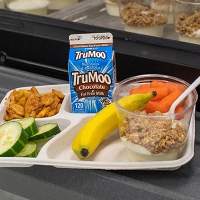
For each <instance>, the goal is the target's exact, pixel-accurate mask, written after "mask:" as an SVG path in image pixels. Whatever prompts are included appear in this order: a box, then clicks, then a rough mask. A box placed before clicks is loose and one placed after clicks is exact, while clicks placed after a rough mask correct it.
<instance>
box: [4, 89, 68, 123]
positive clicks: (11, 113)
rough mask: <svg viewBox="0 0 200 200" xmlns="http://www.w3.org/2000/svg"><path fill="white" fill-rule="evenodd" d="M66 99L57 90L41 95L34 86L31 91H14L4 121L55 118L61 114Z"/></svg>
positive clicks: (10, 96)
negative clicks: (25, 118) (54, 116)
mask: <svg viewBox="0 0 200 200" xmlns="http://www.w3.org/2000/svg"><path fill="white" fill-rule="evenodd" d="M64 97H65V95H64V94H63V93H62V92H60V91H58V90H55V89H52V91H51V92H48V93H45V94H40V93H39V92H38V90H37V89H36V88H35V87H34V86H32V87H31V89H30V90H27V89H19V90H16V89H14V90H13V91H12V92H11V93H10V95H9V100H10V102H9V104H8V105H6V114H5V115H4V120H6V121H9V120H12V119H21V118H24V117H28V116H32V117H35V118H42V117H50V116H53V115H55V114H57V113H58V112H59V110H60V107H61V104H62V101H63V99H64Z"/></svg>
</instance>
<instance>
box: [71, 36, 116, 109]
mask: <svg viewBox="0 0 200 200" xmlns="http://www.w3.org/2000/svg"><path fill="white" fill-rule="evenodd" d="M69 40H70V52H69V61H68V71H69V83H70V92H71V105H72V112H73V113H97V112H98V111H100V110H101V109H102V108H104V107H105V106H107V105H109V104H110V103H111V102H112V91H113V88H114V85H115V79H116V75H115V60H114V50H113V36H112V34H111V33H90V34H72V35H70V36H69Z"/></svg>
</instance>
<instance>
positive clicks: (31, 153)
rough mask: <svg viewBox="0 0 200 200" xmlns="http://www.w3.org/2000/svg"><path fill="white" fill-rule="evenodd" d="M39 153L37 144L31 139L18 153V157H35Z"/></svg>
mask: <svg viewBox="0 0 200 200" xmlns="http://www.w3.org/2000/svg"><path fill="white" fill-rule="evenodd" d="M37 155H38V152H37V145H36V144H35V143H34V142H32V141H29V142H28V143H27V144H26V145H25V147H24V148H23V149H22V150H21V151H20V152H19V153H18V154H17V155H16V157H33V158H36V157H37Z"/></svg>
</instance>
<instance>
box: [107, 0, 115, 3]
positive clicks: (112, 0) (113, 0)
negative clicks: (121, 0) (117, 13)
mask: <svg viewBox="0 0 200 200" xmlns="http://www.w3.org/2000/svg"><path fill="white" fill-rule="evenodd" d="M109 1H111V2H113V3H117V0H109Z"/></svg>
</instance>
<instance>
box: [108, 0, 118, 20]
mask: <svg viewBox="0 0 200 200" xmlns="http://www.w3.org/2000/svg"><path fill="white" fill-rule="evenodd" d="M104 2H105V6H106V11H107V13H108V14H109V15H111V16H114V17H119V7H118V4H117V0H104Z"/></svg>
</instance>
